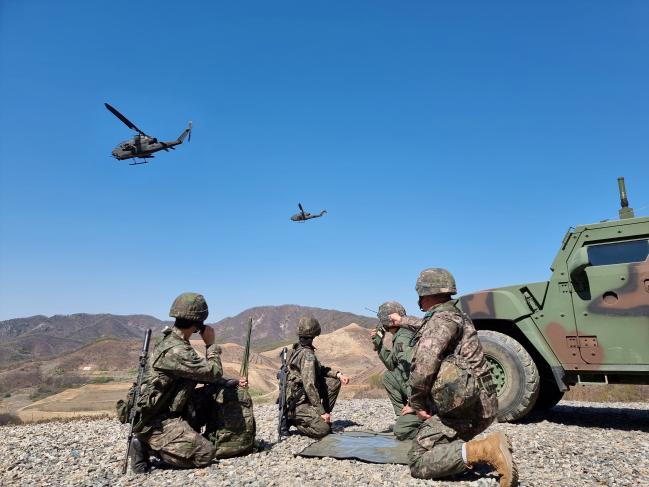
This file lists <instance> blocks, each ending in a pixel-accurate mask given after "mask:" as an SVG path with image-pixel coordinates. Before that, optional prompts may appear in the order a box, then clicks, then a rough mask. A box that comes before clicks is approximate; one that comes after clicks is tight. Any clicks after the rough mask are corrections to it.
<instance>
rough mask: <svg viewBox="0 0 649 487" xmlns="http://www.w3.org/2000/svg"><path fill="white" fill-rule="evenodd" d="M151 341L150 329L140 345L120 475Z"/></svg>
mask: <svg viewBox="0 0 649 487" xmlns="http://www.w3.org/2000/svg"><path fill="white" fill-rule="evenodd" d="M150 341H151V328H149V329H148V330H147V331H146V333H145V334H144V343H143V344H142V351H141V352H140V368H139V369H138V371H137V380H136V381H135V382H134V384H133V385H134V386H135V392H134V393H133V397H132V398H131V401H130V402H129V408H128V412H129V413H128V422H129V427H128V443H127V445H126V456H125V457H124V466H123V467H122V475H124V474H125V473H126V469H127V468H128V456H129V454H130V453H131V441H133V425H134V424H135V412H136V409H137V402H138V400H139V399H140V388H141V387H142V380H143V379H144V373H145V372H146V363H147V358H148V355H149V342H150Z"/></svg>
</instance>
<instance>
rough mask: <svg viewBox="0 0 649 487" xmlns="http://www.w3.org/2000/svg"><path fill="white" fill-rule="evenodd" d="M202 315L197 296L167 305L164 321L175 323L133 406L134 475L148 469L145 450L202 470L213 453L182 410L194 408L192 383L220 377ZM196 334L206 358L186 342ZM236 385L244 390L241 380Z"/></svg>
mask: <svg viewBox="0 0 649 487" xmlns="http://www.w3.org/2000/svg"><path fill="white" fill-rule="evenodd" d="M207 315H208V309H207V303H206V302H205V298H203V296H202V295H200V294H196V293H183V294H181V295H180V296H178V297H177V298H176V300H175V301H174V303H173V304H172V306H171V311H170V312H169V316H171V317H174V318H176V321H175V323H174V326H173V327H172V328H168V329H165V330H164V331H163V337H162V340H160V342H159V343H158V344H157V345H156V346H155V349H154V351H153V353H152V354H151V359H150V362H149V370H148V372H147V375H146V376H145V379H144V382H143V384H142V388H141V394H140V398H139V400H138V403H137V405H136V407H137V416H136V418H138V419H137V423H136V424H135V426H134V431H135V432H136V436H135V438H134V439H133V441H132V443H131V468H132V469H133V471H134V472H136V473H144V472H146V471H147V470H148V469H149V463H148V460H149V449H150V450H153V451H154V452H155V453H156V454H157V455H158V456H159V457H160V458H161V459H162V460H164V461H165V462H166V463H168V464H169V465H171V466H173V467H179V468H195V467H205V466H206V465H208V464H209V463H210V462H211V461H212V459H213V458H214V456H215V454H216V447H215V446H214V444H213V443H212V442H210V441H209V440H208V439H206V438H204V437H203V436H201V434H200V433H199V432H198V431H196V430H194V429H193V428H192V427H191V426H190V424H189V423H188V422H187V421H186V412H187V410H188V409H193V406H194V405H192V404H191V402H192V401H191V398H192V397H194V396H195V392H194V388H195V387H196V384H197V383H199V382H202V383H216V382H219V381H221V379H222V376H223V367H222V365H221V349H220V347H218V346H216V345H214V329H213V328H212V327H210V326H208V325H204V324H203V322H204V321H205V319H206V318H207ZM196 332H200V334H201V337H202V338H203V341H204V342H205V347H206V350H207V353H206V356H207V358H202V357H200V356H199V355H198V354H197V353H196V351H195V350H194V348H193V347H192V346H191V345H190V343H189V337H191V335H192V334H193V333H196ZM235 383H236V381H235ZM239 384H240V385H241V386H243V387H247V382H246V381H245V380H240V381H239Z"/></svg>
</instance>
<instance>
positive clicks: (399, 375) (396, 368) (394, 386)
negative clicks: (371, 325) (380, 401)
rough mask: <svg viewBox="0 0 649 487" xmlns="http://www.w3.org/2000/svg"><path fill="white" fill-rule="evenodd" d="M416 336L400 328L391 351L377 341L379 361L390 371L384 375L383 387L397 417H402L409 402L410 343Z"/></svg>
mask: <svg viewBox="0 0 649 487" xmlns="http://www.w3.org/2000/svg"><path fill="white" fill-rule="evenodd" d="M414 335H415V333H414V332H413V331H411V330H407V329H405V328H399V329H398V330H397V332H396V333H395V334H394V336H393V337H392V348H391V349H389V350H386V349H385V348H383V344H382V342H378V341H377V342H378V343H377V346H378V350H377V353H378V354H379V359H381V362H383V364H384V365H385V367H386V368H387V369H388V370H387V371H386V372H385V373H384V374H383V385H384V386H385V390H386V391H387V393H388V397H389V398H390V402H392V407H393V408H394V414H396V415H397V416H399V415H401V408H403V406H404V405H405V404H406V403H407V402H408V396H409V394H408V388H407V385H408V377H409V376H410V359H411V357H412V347H411V346H410V341H411V340H412V337H413V336H414Z"/></svg>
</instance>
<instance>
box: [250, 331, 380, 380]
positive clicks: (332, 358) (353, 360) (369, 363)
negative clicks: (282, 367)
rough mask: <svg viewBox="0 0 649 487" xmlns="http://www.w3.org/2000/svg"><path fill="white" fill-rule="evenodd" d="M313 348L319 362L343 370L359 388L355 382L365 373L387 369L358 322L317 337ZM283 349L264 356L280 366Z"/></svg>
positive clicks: (271, 351) (263, 353)
mask: <svg viewBox="0 0 649 487" xmlns="http://www.w3.org/2000/svg"><path fill="white" fill-rule="evenodd" d="M388 341H389V340H388ZM313 345H314V347H315V349H316V354H317V356H318V360H320V363H322V364H323V365H326V366H328V367H331V368H332V369H336V370H341V371H342V372H344V373H345V374H346V375H348V376H350V377H351V378H352V383H353V384H355V385H358V383H357V381H356V380H355V379H356V378H359V377H365V376H366V372H368V371H370V370H371V371H374V370H379V371H380V372H382V371H383V369H384V367H383V364H382V362H381V361H380V360H379V358H378V355H377V353H376V352H375V351H374V348H373V347H372V342H371V341H370V339H369V330H368V329H367V328H363V327H361V326H359V325H357V324H356V323H352V324H350V325H347V326H345V327H343V328H340V329H338V330H336V331H334V332H333V333H327V334H323V335H320V336H319V337H316V339H315V340H313ZM281 349H282V347H278V348H275V349H273V350H269V351H267V352H262V354H261V355H263V356H265V357H267V358H269V359H271V360H274V361H275V362H276V363H278V364H279V359H278V357H279V353H280V351H281Z"/></svg>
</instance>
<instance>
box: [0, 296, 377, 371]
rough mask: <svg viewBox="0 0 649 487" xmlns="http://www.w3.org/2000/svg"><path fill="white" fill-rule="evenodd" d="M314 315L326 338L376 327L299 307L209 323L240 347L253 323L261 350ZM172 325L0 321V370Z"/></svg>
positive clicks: (72, 318) (63, 318) (120, 318)
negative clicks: (345, 329) (353, 326)
mask: <svg viewBox="0 0 649 487" xmlns="http://www.w3.org/2000/svg"><path fill="white" fill-rule="evenodd" d="M305 315H313V316H315V317H316V318H318V320H320V323H321V324H322V328H323V332H324V333H328V332H332V331H334V330H337V329H338V328H341V327H343V326H346V325H348V324H350V323H353V322H355V323H359V324H361V325H362V326H364V327H370V326H374V325H375V323H376V320H375V319H373V318H369V317H366V316H359V315H355V314H353V313H347V312H344V311H336V310H329V309H320V308H312V307H306V306H298V305H282V306H260V307H255V308H250V309H248V310H245V311H243V312H242V313H240V314H238V315H237V316H235V317H228V318H224V319H222V320H220V321H218V322H216V323H213V324H212V326H214V328H215V330H216V333H217V341H218V342H219V343H228V342H230V343H238V344H240V345H241V344H243V340H244V339H243V336H244V334H245V333H244V330H245V329H246V326H247V323H248V319H249V318H250V317H252V318H253V334H254V342H253V348H254V349H256V350H260V349H264V348H268V347H271V346H273V345H276V344H278V343H282V342H285V341H287V340H292V339H293V338H294V336H295V328H296V326H297V322H298V320H299V318H300V317H301V316H305ZM169 324H171V321H163V320H159V319H157V318H154V317H153V316H148V315H112V314H85V313H78V314H71V315H55V316H51V317H46V316H42V315H38V316H31V317H28V318H16V319H11V320H5V321H0V368H5V367H8V366H11V365H13V364H17V363H24V362H29V361H32V360H47V359H50V358H53V357H56V356H59V355H61V354H67V353H70V352H73V351H75V350H79V349H80V348H81V347H83V346H85V345H88V344H91V343H93V342H95V341H97V340H100V339H104V338H117V339H124V340H141V339H142V336H143V335H144V331H145V330H146V329H147V328H151V329H152V330H153V333H154V335H155V334H157V333H159V332H160V330H162V328H164V327H165V326H167V325H169Z"/></svg>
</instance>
